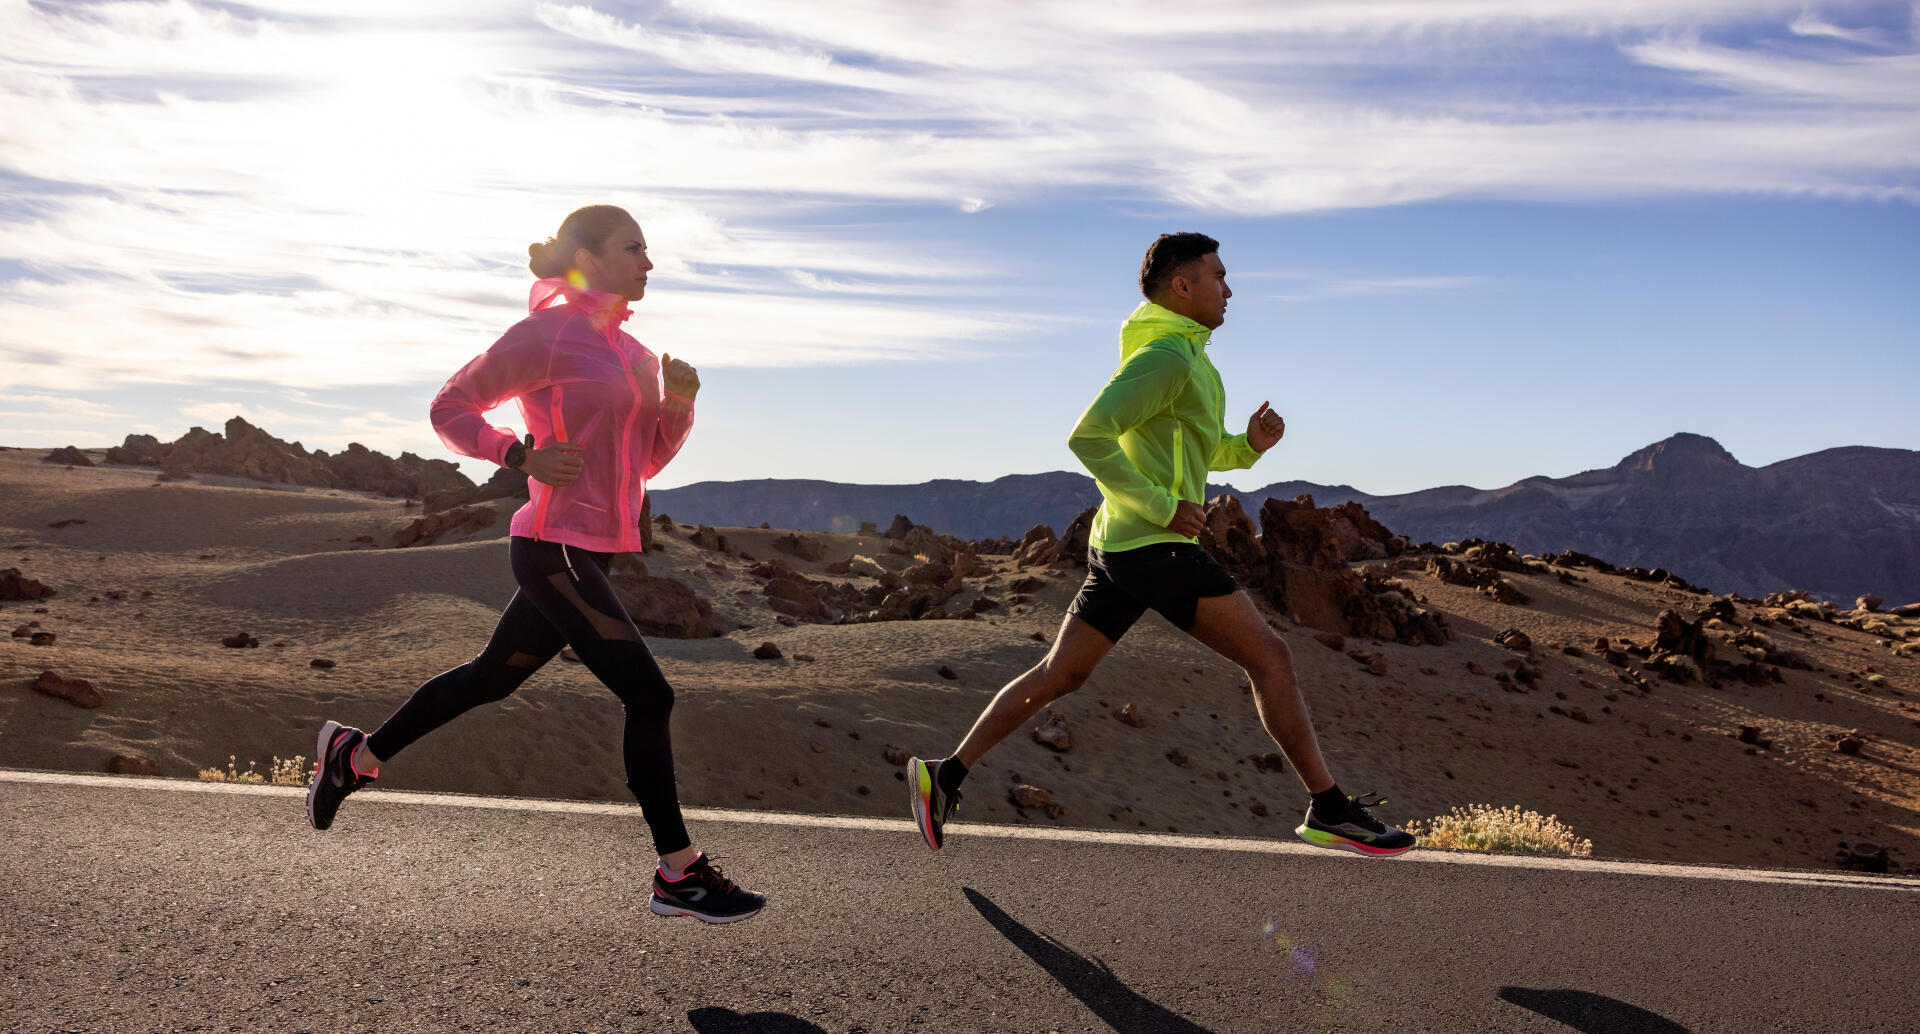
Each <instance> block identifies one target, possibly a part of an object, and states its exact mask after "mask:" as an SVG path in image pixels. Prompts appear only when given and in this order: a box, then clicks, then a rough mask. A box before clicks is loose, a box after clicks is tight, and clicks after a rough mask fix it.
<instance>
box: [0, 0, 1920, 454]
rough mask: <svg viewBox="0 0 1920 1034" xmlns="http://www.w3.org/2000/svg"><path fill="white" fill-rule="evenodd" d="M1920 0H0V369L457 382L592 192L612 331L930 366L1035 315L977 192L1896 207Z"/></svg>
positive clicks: (1268, 201)
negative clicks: (982, 227)
mask: <svg viewBox="0 0 1920 1034" xmlns="http://www.w3.org/2000/svg"><path fill="white" fill-rule="evenodd" d="M1911 10H1916V9H1909V8H1894V9H1887V8H1885V5H1822V6H1819V7H1806V6H1805V5H1803V4H1801V3H1797V2H1796V3H1773V2H1768V0H1696V2H1690V3H1675V2H1670V0H1430V2H1421V3H1412V2H1406V0H1337V2H1336V0H1315V2H1303V3H1288V4H1274V3H1264V2H1245V3H1222V4H1207V5H1201V6H1200V7H1197V8H1194V9H1192V10H1190V11H1188V12H1187V13H1186V15H1185V16H1184V17H1183V18H1182V19H1179V20H1177V21H1176V20H1172V19H1169V18H1168V17H1167V13H1166V8H1165V6H1164V4H1161V3H1158V2H1145V0H1141V2H1132V0H1128V2H1116V3H1108V4H1101V5H1099V6H1098V7H1092V6H1073V5H1036V4H1029V3H1017V2H1012V0H1006V2H998V0H981V2H977V3H968V4H952V5H942V6H932V7H930V6H927V5H907V4H899V3H894V2H890V0H866V2H851V3H846V4H842V5H839V6H837V8H836V11H835V13H834V14H833V15H832V16H830V17H824V16H822V15H821V14H820V12H818V11H817V10H815V9H812V8H807V7H805V6H802V5H794V4H791V3H787V2H785V0H726V2H724V3H722V2H719V0H678V2H673V3H629V4H618V5H612V4H601V3H542V4H539V5H537V6H535V7H532V8H531V9H529V8H527V7H526V6H524V5H521V4H510V3H504V2H494V0H485V2H479V3H460V4H454V3H451V2H445V0H434V2H432V3H426V4H394V3H391V2H379V3H375V2H372V0H324V2H323V0H259V2H255V3H224V2H223V3H212V2H205V3H202V2H194V0H160V2H120V0H101V2H94V3H74V4H56V3H29V2H25V0H0V39H4V40H5V41H6V42H5V43H4V44H0V142H3V143H4V149H3V150H0V172H4V173H6V174H8V175H10V176H12V177H14V179H13V180H11V181H9V182H10V184H14V183H17V184H18V185H17V186H12V185H10V186H9V190H8V193H9V196H8V197H6V198H5V199H4V201H5V203H4V204H0V261H7V262H10V263H12V264H14V265H16V266H17V267H18V268H20V269H22V270H23V271H24V272H23V273H22V274H21V275H20V276H18V277H17V278H15V279H13V280H11V281H8V282H5V283H0V328H4V330H0V363H4V364H5V365H6V366H7V368H8V370H7V372H8V375H9V380H10V381H11V382H13V383H10V384H9V385H8V389H7V390H10V391H18V390H34V391H41V392H46V391H74V392H78V391H83V390H87V389H90V388H96V387H99V386H101V385H113V384H153V383H162V384H186V383H196V384H203V383H215V384H219V383H242V382H265V383H278V384H287V385H301V386H305V387H307V388H310V389H313V390H320V389H325V388H329V387H336V386H343V385H399V384H430V383H437V382H438V381H439V380H440V379H441V378H443V377H444V376H445V375H446V373H447V372H448V371H449V370H451V369H453V368H454V367H456V366H457V365H458V364H459V363H460V362H461V361H462V360H464V359H465V358H466V357H467V356H470V355H471V354H472V353H473V352H474V351H476V350H478V348H480V347H484V345H485V344H486V343H487V342H489V341H491V340H492V338H493V336H494V335H497V334H498V333H499V331H500V330H501V329H502V328H503V327H504V326H506V325H507V324H508V323H510V322H511V321H512V318H513V316H514V315H515V300H516V299H517V298H518V297H521V296H522V295H521V292H522V291H523V290H524V288H525V283H526V279H527V274H526V272H525V270H524V267H523V261H524V260H523V259H522V258H521V256H523V255H524V248H525V245H526V243H527V242H528V241H531V240H537V239H541V238H544V237H545V236H546V235H547V234H548V233H550V232H552V230H553V227H554V224H555V223H556V222H557V221H558V218H559V216H560V215H561V214H562V213H564V212H565V211H566V210H568V209H569V208H571V207H573V206H575V205H577V204H581V203H585V202H590V201H601V200H615V201H624V202H625V203H627V204H628V205H629V207H631V208H632V209H633V210H634V211H635V212H636V214H637V215H638V216H639V217H640V219H641V221H642V222H643V224H644V225H645V226H646V228H647V232H648V236H649V238H650V242H651V244H652V251H653V254H654V257H655V260H656V261H657V262H659V263H660V270H659V273H658V275H657V277H656V280H655V287H654V294H653V296H651V297H649V298H648V299H647V300H646V302H645V303H644V305H643V306H642V307H641V309H640V310H639V315H637V316H636V319H635V321H634V322H633V323H632V324H631V325H630V326H632V327H633V328H634V329H635V330H636V331H637V332H638V333H639V334H640V335H641V336H642V338H643V339H646V340H648V341H649V342H650V343H655V344H656V347H667V348H672V349H676V350H677V349H679V348H681V347H682V346H684V347H686V348H687V349H688V354H692V353H693V352H695V351H696V350H697V352H698V353H699V355H700V360H701V362H702V363H704V364H706V365H709V366H713V365H726V364H741V365H800V364H820V363H844V362H851V361H908V360H914V359H919V358H923V357H931V356H948V355H951V354H952V353H953V350H954V349H956V348H972V347H980V346H981V345H980V343H982V342H987V341H991V340H994V339H996V338H997V337H999V336H1001V335H1004V334H1005V333H1006V332H1007V330H1008V329H1009V327H1011V326H1012V325H1014V324H1015V323H1017V322H1019V321H1023V320H1031V319H1033V318H1034V317H1035V315H1036V314H1034V313H1024V314H1023V313H1013V312H1007V313H999V312H993V313H983V312H982V311H980V310H979V309H977V308H973V307H969V306H966V305H963V304H960V303H959V302H958V301H957V300H956V299H955V298H954V297H953V296H952V293H951V290H950V286H949V285H950V284H951V282H952V281H953V280H955V279H957V278H964V279H968V280H969V281H971V282H974V283H976V284H980V285H990V284H992V283H993V282H994V281H995V278H996V277H1000V278H1003V281H1004V279H1005V278H1008V277H1009V276H1010V274H1007V273H1005V272H1004V269H1005V262H1004V261H1002V260H1000V258H999V257H998V256H995V255H994V254H993V253H992V249H991V245H990V244H988V243H980V242H975V241H973V240H972V239H971V238H969V237H968V235H967V231H966V230H965V229H964V228H963V227H964V226H965V225H967V220H966V217H967V216H969V215H977V214H979V213H981V212H984V211H986V210H988V209H990V208H995V207H998V208H1000V209H1001V210H1002V211H1005V210H1006V209H1007V208H1008V207H1010V206H1030V207H1035V208H1039V207H1044V206H1045V205H1047V204H1050V203H1054V202H1058V201H1062V200H1078V199H1083V198H1088V197H1093V198H1099V199H1101V200H1103V201H1109V202H1111V203H1113V204H1115V205H1117V206H1123V207H1124V206H1135V207H1138V208H1145V207H1152V208H1157V209H1164V208H1166V207H1169V206H1171V207H1174V208H1177V209H1184V210H1188V211H1196V210H1197V211H1202V212H1216V213H1231V214H1234V215H1261V214H1276V213H1295V212H1309V211H1319V210H1326V209H1337V208H1352V207H1366V206H1381V205H1395V204H1405V203H1410V202H1419V201H1428V200H1434V199H1447V198H1498V199H1541V198H1551V199H1583V198H1614V197H1632V196H1664V195H1672V194H1684V195H1699V194H1702V193H1707V194H1735V195H1752V194H1772V195H1780V196H1806V195H1812V196H1830V197H1851V198H1878V199H1888V200H1895V201H1901V202H1908V203H1911V202H1914V201H1916V200H1920V46H1917V45H1916V43H1915V41H1914V37H1915V36H1916V35H1917V34H1916V33H1915V32H1914V31H1912V28H1911V27H1912V26H1913V25H1915V24H1920V14H1915V13H1910V11H1911ZM1890 11H1891V13H1890ZM1902 22H1904V23H1905V24H1906V25H1907V26H1908V27H1909V31H1908V35H1907V38H1906V39H1905V40H1902V39H1901V38H1900V35H1899V33H1900V29H1899V28H1898V27H1897V26H1898V24H1899V23H1902ZM1569 62H1572V63H1574V64H1575V65H1577V68H1574V69H1571V70H1570V69H1568V68H1567V67H1566V66H1567V64H1568V63H1569ZM1576 73H1577V74H1576ZM1568 82H1578V83H1579V84H1581V85H1580V88H1579V89H1578V90H1570V89H1569V88H1568V87H1567V86H1566V85H1565V84H1566V83H1568ZM876 209H885V210H888V211H896V212H897V211H910V212H912V213H914V218H915V219H916V220H918V222H917V223H916V225H915V228H914V229H912V230H901V229H895V228H890V227H889V226H888V225H887V221H886V218H885V217H877V216H875V215H874V211H875V210H876ZM942 220H951V222H942ZM929 227H932V229H929ZM1477 283H1478V281H1476V280H1475V279H1474V278H1471V277H1391V276H1378V275H1363V274H1356V275H1352V276H1344V277H1343V276H1330V277H1325V278H1315V277H1311V276H1308V277H1302V278H1301V279H1300V280H1299V284H1300V287H1299V290H1298V291H1297V292H1296V293H1295V294H1293V295H1290V297H1339V296H1351V295H1358V294H1377V293H1385V292H1434V291H1445V290H1459V289H1466V288H1470V287H1473V286H1475V285H1476V284H1477ZM1003 297H1004V296H1003ZM49 342H60V346H59V347H58V348H53V347H50V346H49V344H48V343H49ZM101 415H102V417H103V418H105V414H101ZM289 416H291V414H289Z"/></svg>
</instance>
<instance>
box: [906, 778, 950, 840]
mask: <svg viewBox="0 0 1920 1034" xmlns="http://www.w3.org/2000/svg"><path fill="white" fill-rule="evenodd" d="M939 773H940V762H938V761H922V760H920V759H919V758H908V759H907V806H908V807H909V808H910V809H911V810H912V812H913V824H914V825H916V826H918V827H920V833H921V835H922V836H925V837H926V838H927V846H928V847H931V848H933V849H934V850H935V851H938V850H940V845H941V844H943V843H945V842H946V833H945V830H946V825H947V822H948V820H950V819H952V818H953V813H954V811H955V809H957V808H959V807H960V791H958V790H954V791H952V792H948V791H946V790H942V789H940V780H939V778H938V777H939Z"/></svg>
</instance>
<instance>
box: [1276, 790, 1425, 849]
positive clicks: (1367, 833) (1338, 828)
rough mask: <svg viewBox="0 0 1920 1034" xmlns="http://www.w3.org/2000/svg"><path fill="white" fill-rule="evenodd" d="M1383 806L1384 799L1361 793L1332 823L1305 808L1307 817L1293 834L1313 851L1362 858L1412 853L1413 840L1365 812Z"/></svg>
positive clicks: (1353, 798)
mask: <svg viewBox="0 0 1920 1034" xmlns="http://www.w3.org/2000/svg"><path fill="white" fill-rule="evenodd" d="M1385 803H1387V799H1386V798H1385V797H1382V796H1380V795H1379V794H1376V793H1365V794H1361V795H1360V796H1358V797H1349V798H1347V812H1346V814H1345V815H1341V816H1338V817H1337V818H1335V819H1329V818H1326V817H1323V816H1321V815H1319V814H1317V813H1316V811H1315V809H1314V808H1313V807H1312V806H1311V805H1309V806H1308V808H1307V817H1306V819H1305V820H1303V821H1302V822H1301V823H1300V826H1299V828H1297V829H1295V830H1294V832H1295V833H1298V834H1299V835H1300V839H1302V840H1304V841H1306V842H1307V843H1309V844H1312V845H1313V846H1315V847H1327V848H1332V849H1333V850H1335V851H1352V852H1354V853H1356V854H1365V855H1396V854H1405V853H1406V852H1408V851H1411V850H1413V843H1414V841H1413V837H1412V835H1410V834H1408V833H1407V832H1405V831H1404V830H1398V829H1395V828H1393V827H1392V826H1389V825H1387V824H1386V823H1384V822H1381V821H1380V820H1379V819H1376V818H1374V817H1373V815H1372V814H1370V813H1369V812H1368V811H1367V809H1368V808H1376V807H1379V806H1380V805H1382V804H1385Z"/></svg>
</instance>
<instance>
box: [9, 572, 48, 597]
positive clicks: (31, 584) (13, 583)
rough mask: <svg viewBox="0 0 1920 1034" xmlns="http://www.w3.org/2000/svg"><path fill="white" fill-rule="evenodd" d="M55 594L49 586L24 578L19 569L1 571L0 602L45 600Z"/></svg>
mask: <svg viewBox="0 0 1920 1034" xmlns="http://www.w3.org/2000/svg"><path fill="white" fill-rule="evenodd" d="M53 594H54V592H53V590H52V589H50V588H48V587H47V586H45V585H42V584H40V583H39V582H38V581H35V580H34V579H32V578H27V577H24V576H22V575H21V574H20V569H19V568H17V567H9V568H7V569H6V570H4V571H0V600H9V601H11V600H44V599H46V598H47V597H49V596H52V595H53Z"/></svg>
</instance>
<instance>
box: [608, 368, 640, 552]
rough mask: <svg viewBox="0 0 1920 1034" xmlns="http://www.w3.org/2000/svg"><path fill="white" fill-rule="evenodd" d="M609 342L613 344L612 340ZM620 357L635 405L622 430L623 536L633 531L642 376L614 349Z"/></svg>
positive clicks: (621, 499)
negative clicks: (631, 489)
mask: <svg viewBox="0 0 1920 1034" xmlns="http://www.w3.org/2000/svg"><path fill="white" fill-rule="evenodd" d="M607 344H608V345H609V346H611V345H612V344H613V342H612V341H608V342H607ZM614 352H615V354H616V355H618V356H619V359H620V372H622V373H624V374H626V375H627V387H628V388H630V389H632V391H633V407H632V408H631V409H629V410H627V424H626V427H625V428H624V429H622V430H621V432H620V497H619V502H620V510H619V513H620V535H621V537H622V538H625V537H626V536H628V535H630V534H632V533H633V500H632V499H631V498H630V497H629V495H628V490H629V486H631V485H632V484H633V458H632V455H631V450H632V449H633V422H634V421H635V420H637V419H639V417H640V378H638V377H635V376H634V375H633V369H632V368H631V367H629V366H628V365H627V357H626V356H625V355H624V354H622V353H621V352H620V350H619V349H617V348H616V349H614Z"/></svg>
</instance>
